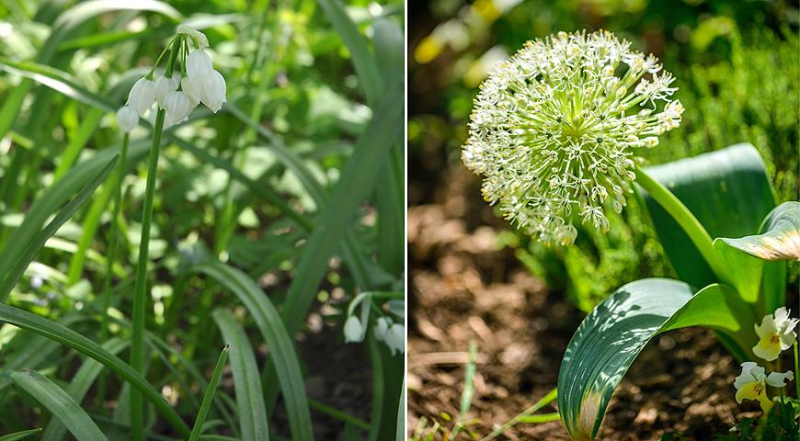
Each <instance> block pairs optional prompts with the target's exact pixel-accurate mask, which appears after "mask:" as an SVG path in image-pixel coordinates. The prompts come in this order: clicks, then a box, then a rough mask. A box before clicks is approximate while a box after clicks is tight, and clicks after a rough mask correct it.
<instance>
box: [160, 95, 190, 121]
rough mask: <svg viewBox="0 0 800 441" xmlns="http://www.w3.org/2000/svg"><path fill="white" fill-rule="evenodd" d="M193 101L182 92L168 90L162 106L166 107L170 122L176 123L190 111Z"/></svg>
mask: <svg viewBox="0 0 800 441" xmlns="http://www.w3.org/2000/svg"><path fill="white" fill-rule="evenodd" d="M194 107H195V103H194V102H193V101H192V100H191V99H190V98H189V96H188V95H186V94H185V93H184V92H170V93H169V94H168V95H167V97H166V98H164V108H165V109H167V115H169V118H170V122H172V123H176V122H179V121H181V120H183V119H184V118H186V117H187V116H189V113H191V111H192V109H194Z"/></svg>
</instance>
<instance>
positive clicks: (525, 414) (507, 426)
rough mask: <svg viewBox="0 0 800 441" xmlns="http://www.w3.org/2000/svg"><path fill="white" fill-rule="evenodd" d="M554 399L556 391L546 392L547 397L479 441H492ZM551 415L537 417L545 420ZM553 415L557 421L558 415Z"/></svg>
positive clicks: (556, 396) (556, 395)
mask: <svg viewBox="0 0 800 441" xmlns="http://www.w3.org/2000/svg"><path fill="white" fill-rule="evenodd" d="M556 398H558V390H557V389H553V390H551V391H550V392H548V394H547V395H545V396H544V397H542V399H541V400H539V401H537V402H536V403H534V404H533V405H532V406H531V407H529V408H527V409H525V411H523V412H522V413H521V414H519V415H517V416H515V417H514V418H512V419H511V420H510V421H508V422H506V423H505V424H503V425H502V426H500V427H498V428H496V429H494V430H493V431H492V433H490V434H489V435H488V436H486V437H484V438H483V439H482V440H481V441H490V440H493V439H495V438H497V437H498V436H500V435H502V434H503V432H505V431H506V430H508V429H510V428H511V427H514V425H516V424H517V423H519V422H522V420H521V419H525V418H528V417H530V416H531V415H532V414H533V413H534V412H536V411H537V410H539V409H541V408H543V407H544V406H547V405H548V404H550V403H551V402H552V401H553V400H555V399H556ZM552 415H553V414H546V415H539V416H540V417H545V418H552ZM555 415H556V419H558V413H557V412H556V413H555ZM548 421H553V420H548ZM542 422H544V421H542Z"/></svg>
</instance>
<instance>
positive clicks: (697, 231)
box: [633, 167, 731, 284]
mask: <svg viewBox="0 0 800 441" xmlns="http://www.w3.org/2000/svg"><path fill="white" fill-rule="evenodd" d="M633 172H634V173H635V174H636V183H637V184H639V185H641V186H642V188H644V189H645V190H647V193H649V194H650V196H651V197H652V198H653V199H654V200H655V201H656V202H658V204H659V205H661V207H662V208H663V209H664V210H666V212H667V213H669V215H670V216H672V218H673V219H675V222H677V223H678V225H680V227H681V228H682V229H683V231H684V232H685V233H686V234H687V235H688V236H689V239H691V240H692V243H693V244H694V246H695V247H697V249H698V251H700V254H701V255H702V256H703V259H704V260H705V261H706V263H708V266H710V267H711V271H713V272H714V275H715V276H717V279H719V281H720V282H723V283H728V284H730V280H731V278H730V277H729V275H728V271H727V269H726V267H725V265H723V264H722V260H721V259H720V257H719V254H718V253H717V251H716V250H715V249H714V244H713V242H712V239H711V235H709V234H708V232H707V231H706V229H705V228H704V227H703V225H702V224H701V223H700V221H698V220H697V218H696V217H694V214H692V212H691V211H689V209H688V208H686V206H685V205H683V203H682V202H681V201H680V200H679V199H678V198H677V197H676V196H675V195H674V194H672V192H671V191H669V190H668V189H667V188H666V187H664V186H663V185H661V184H660V183H659V182H657V181H656V180H655V179H653V178H651V177H650V175H648V174H647V173H645V172H644V170H642V169H640V168H639V167H634V169H633Z"/></svg>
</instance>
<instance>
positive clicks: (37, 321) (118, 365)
mask: <svg viewBox="0 0 800 441" xmlns="http://www.w3.org/2000/svg"><path fill="white" fill-rule="evenodd" d="M0 321H3V322H6V323H10V324H12V325H14V326H16V327H18V328H22V329H24V330H27V331H31V332H33V333H35V334H39V335H42V336H44V337H47V338H49V339H51V340H54V341H56V342H58V343H61V344H63V345H65V346H68V347H70V348H72V349H75V350H76V351H78V352H80V353H82V354H84V355H87V356H89V357H91V358H93V359H95V360H97V361H99V362H100V363H102V364H103V365H105V366H106V367H108V368H109V369H111V370H112V371H114V372H115V373H116V374H117V375H119V376H120V377H122V378H123V379H125V380H126V381H127V382H128V383H130V384H131V385H132V386H133V387H135V388H136V389H137V390H139V391H140V392H141V393H142V394H143V395H144V396H145V397H146V398H147V399H148V400H149V401H150V402H151V403H153V405H154V406H155V407H156V409H158V411H159V412H161V414H162V415H164V417H165V418H166V419H167V420H168V421H169V422H170V423H171V424H172V426H173V427H175V429H177V430H178V432H180V433H181V435H183V436H186V437H188V436H189V434H190V430H189V427H188V426H187V425H186V423H184V422H183V420H182V419H181V417H180V416H179V415H178V414H177V413H176V412H175V410H174V409H173V408H172V406H170V405H169V403H167V401H166V400H165V399H164V397H163V396H161V393H160V392H158V391H157V390H156V389H155V388H154V387H153V386H152V385H151V384H150V383H148V382H147V380H145V379H144V377H142V376H141V375H139V373H138V372H136V371H135V370H134V369H133V368H132V367H130V365H128V364H126V363H125V362H124V361H122V360H120V359H119V358H118V357H117V356H115V355H113V354H111V353H109V352H108V351H106V350H105V349H103V348H102V347H101V346H100V345H98V344H97V343H95V342H93V341H91V340H89V339H88V338H86V337H84V336H83V335H81V334H78V333H77V332H75V331H72V330H70V329H68V328H66V327H64V326H62V325H59V324H58V323H55V322H52V321H50V320H47V319H45V318H42V317H39V316H38V315H36V314H31V313H30V312H27V311H23V310H21V309H17V308H14V307H11V306H8V305H4V304H0Z"/></svg>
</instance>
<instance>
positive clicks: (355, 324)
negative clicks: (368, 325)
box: [344, 316, 364, 343]
mask: <svg viewBox="0 0 800 441" xmlns="http://www.w3.org/2000/svg"><path fill="white" fill-rule="evenodd" d="M363 331H364V328H363V327H362V326H361V322H360V321H359V320H358V318H357V317H356V316H350V318H348V319H347V321H346V322H345V323H344V341H345V342H347V343H350V342H359V341H361V339H362V338H363V337H362V334H363Z"/></svg>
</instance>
